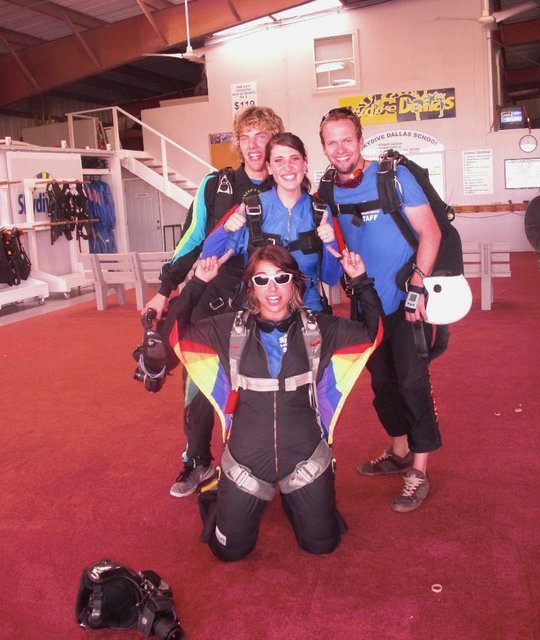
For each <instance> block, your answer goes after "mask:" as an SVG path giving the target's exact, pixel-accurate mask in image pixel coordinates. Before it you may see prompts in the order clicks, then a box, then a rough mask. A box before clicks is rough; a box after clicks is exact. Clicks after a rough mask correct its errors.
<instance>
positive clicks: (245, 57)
mask: <svg viewBox="0 0 540 640" xmlns="http://www.w3.org/2000/svg"><path fill="white" fill-rule="evenodd" d="M482 8H483V1H482V0H394V1H393V2H391V3H383V4H380V5H373V6H369V7H365V8H363V9H356V10H348V11H342V12H340V13H335V14H330V15H326V16H324V17H319V18H315V19H313V18H312V19H309V20H305V21H302V22H299V23H296V24H291V25H288V26H281V27H278V28H274V29H272V30H266V31H259V32H257V33H255V34H253V35H251V36H246V37H243V38H238V39H236V40H231V41H228V42H226V43H223V44H221V45H217V46H215V47H212V48H210V49H209V50H208V52H207V53H206V60H207V75H208V88H209V98H208V102H204V103H197V104H186V105H177V106H176V105H175V106H169V107H164V108H161V109H153V110H148V111H144V112H143V114H142V119H143V120H144V121H145V122H147V123H148V124H150V125H151V126H153V127H155V128H156V129H158V130H160V131H163V132H164V133H166V134H167V135H169V136H170V137H171V138H173V139H174V140H176V141H178V142H179V143H180V144H182V145H184V146H186V147H188V148H190V149H191V150H192V151H194V152H195V153H196V154H198V155H200V156H201V157H202V158H203V159H205V160H207V161H209V143H208V134H209V133H216V132H221V131H230V130H231V120H232V117H233V112H232V107H231V96H230V92H231V84H233V83H240V82H251V81H255V82H256V86H257V102H258V104H261V105H268V106H270V107H272V108H273V109H274V110H275V111H277V112H278V113H279V114H280V115H281V117H282V118H283V120H284V122H285V126H286V128H287V129H289V130H291V131H293V132H295V133H296V134H298V135H299V136H300V137H301V138H302V139H303V140H304V142H305V144H306V147H307V149H308V153H309V171H310V176H311V177H312V176H313V174H314V172H315V171H318V170H321V169H323V168H324V167H325V166H326V164H327V162H326V159H325V157H324V154H323V153H322V150H321V146H320V142H319V138H318V126H319V122H320V119H321V116H322V114H324V113H325V112H326V111H328V110H329V109H331V108H332V107H335V106H337V104H338V100H339V98H342V97H346V96H354V95H358V94H364V93H382V92H386V91H401V90H410V89H437V88H445V87H454V88H455V93H456V117H455V118H444V119H440V120H438V119H437V120H425V121H419V122H409V123H398V124H384V125H367V126H365V136H366V137H370V136H372V135H375V134H377V133H379V132H382V131H386V130H389V129H392V128H402V127H403V125H404V124H406V126H407V128H409V129H416V130H419V131H423V132H425V133H428V134H430V135H432V136H434V137H435V138H437V139H438V140H440V141H441V142H442V143H443V145H444V148H445V160H446V168H445V174H446V175H445V182H446V194H447V198H448V200H449V201H450V202H451V203H452V204H492V203H501V202H508V201H509V200H512V201H513V202H520V201H524V200H530V199H532V198H533V197H534V196H535V195H536V194H537V191H538V190H537V189H527V190H512V191H507V190H506V189H505V188H504V159H505V158H509V157H512V158H519V157H526V155H527V154H525V153H523V152H521V151H520V150H519V144H518V143H519V139H520V137H521V136H522V135H523V134H524V133H526V131H525V130H523V129H520V130H514V131H501V132H490V129H491V128H492V114H491V107H490V99H489V96H490V95H491V93H492V91H493V88H492V86H491V82H490V65H489V58H488V50H489V42H488V39H487V38H488V34H489V32H488V31H487V29H486V27H485V26H482V25H481V24H480V23H479V22H478V20H477V18H478V16H480V15H481V13H482ZM449 17H459V18H460V19H459V20H450V19H448V18H449ZM348 32H354V33H356V34H357V35H358V44H359V74H360V84H359V86H358V87H355V88H347V89H332V90H326V91H316V89H315V80H314V69H313V67H314V64H313V39H314V38H316V37H324V36H331V35H340V34H343V33H348ZM474 149H492V150H493V169H494V170H493V173H494V192H493V193H492V194H482V195H467V196H466V195H464V192H463V171H462V164H463V157H462V152H463V151H464V150H474ZM529 155H531V154H529ZM532 155H540V151H539V152H538V153H534V154H532ZM175 160H176V158H174V159H173V156H171V164H173V166H176V165H175ZM179 168H180V167H179ZM180 170H182V171H184V172H185V173H187V174H188V175H189V172H190V168H189V166H188V165H187V164H183V166H182V167H181V168H180ZM201 173H203V171H199V175H190V177H194V178H200V177H201V176H200V174H201ZM466 217H467V219H463V220H462V221H460V222H459V223H458V226H459V228H460V230H461V231H462V232H463V234H464V239H466V240H473V239H483V240H489V239H494V240H500V239H510V240H511V246H512V250H530V245H529V244H528V242H527V240H526V238H525V235H524V233H523V217H522V215H516V214H507V215H505V214H502V215H498V216H496V217H494V216H491V215H490V216H482V215H481V214H474V215H472V216H471V215H469V216H466ZM471 218H472V219H471Z"/></svg>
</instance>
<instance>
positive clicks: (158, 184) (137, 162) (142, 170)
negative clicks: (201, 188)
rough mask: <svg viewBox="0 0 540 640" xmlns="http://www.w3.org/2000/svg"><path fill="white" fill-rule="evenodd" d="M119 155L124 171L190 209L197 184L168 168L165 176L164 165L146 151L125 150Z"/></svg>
mask: <svg viewBox="0 0 540 640" xmlns="http://www.w3.org/2000/svg"><path fill="white" fill-rule="evenodd" d="M119 155H120V164H121V165H122V167H124V169H127V170H128V171H130V172H131V173H133V174H134V175H136V176H137V177H138V178H141V180H144V181H145V182H148V184H150V185H152V186H153V187H154V188H156V189H158V190H159V191H161V193H163V194H164V195H166V196H168V197H169V198H171V199H172V200H174V201H175V202H178V203H179V204H181V205H182V206H183V207H185V208H186V209H188V208H189V206H190V204H191V202H192V200H193V195H194V193H195V191H196V189H197V184H196V183H195V182H193V181H192V180H190V179H189V178H186V177H185V176H183V175H182V174H180V173H178V171H176V170H175V169H171V168H170V167H168V168H167V175H165V170H164V167H163V163H162V162H160V161H159V160H158V159H157V158H154V157H153V156H152V155H150V154H149V153H146V152H145V151H128V150H125V149H123V150H122V151H120V152H119Z"/></svg>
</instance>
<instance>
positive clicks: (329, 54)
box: [313, 34, 356, 89]
mask: <svg viewBox="0 0 540 640" xmlns="http://www.w3.org/2000/svg"><path fill="white" fill-rule="evenodd" d="M313 44H314V48H315V78H316V87H317V89H333V88H336V87H352V86H354V85H355V84H356V67H355V50H354V42H353V36H352V34H346V35H342V36H332V37H330V38H316V39H315V40H314V42H313Z"/></svg>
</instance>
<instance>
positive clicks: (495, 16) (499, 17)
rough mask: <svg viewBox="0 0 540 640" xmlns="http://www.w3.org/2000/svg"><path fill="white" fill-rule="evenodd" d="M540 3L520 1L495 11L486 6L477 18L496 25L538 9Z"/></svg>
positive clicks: (483, 22) (533, 0)
mask: <svg viewBox="0 0 540 640" xmlns="http://www.w3.org/2000/svg"><path fill="white" fill-rule="evenodd" d="M539 7H540V4H539V3H538V2H537V1H535V0H528V1H527V2H520V3H519V4H515V5H513V6H511V7H508V8H506V9H501V10H500V11H494V12H493V13H490V12H489V9H488V7H487V6H486V7H485V8H484V10H483V12H482V15H481V16H480V17H479V18H476V20H478V22H479V23H480V24H483V25H486V26H488V27H490V26H496V25H498V24H499V22H503V20H507V19H508V18H513V17H514V16H518V15H520V14H522V13H525V12H526V11H530V10H531V9H538V8H539ZM437 19H438V20H469V21H470V20H475V18H460V17H457V16H440V17H439V18H437Z"/></svg>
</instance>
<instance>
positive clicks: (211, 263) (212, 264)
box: [195, 249, 233, 282]
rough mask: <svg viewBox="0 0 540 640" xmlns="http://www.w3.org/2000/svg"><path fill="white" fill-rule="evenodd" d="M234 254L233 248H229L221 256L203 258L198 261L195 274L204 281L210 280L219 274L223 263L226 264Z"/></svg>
mask: <svg viewBox="0 0 540 640" xmlns="http://www.w3.org/2000/svg"><path fill="white" fill-rule="evenodd" d="M232 254H233V250H232V249H229V250H228V251H226V252H225V253H224V254H223V255H222V256H221V258H217V257H216V256H211V257H210V258H202V259H201V260H199V261H198V262H197V263H196V266H195V275H196V276H197V278H199V280H202V281H203V282H210V280H213V279H214V278H215V277H216V276H217V274H218V271H219V268H220V267H221V265H222V264H225V262H227V260H228V259H229V258H230V257H231V256H232Z"/></svg>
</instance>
